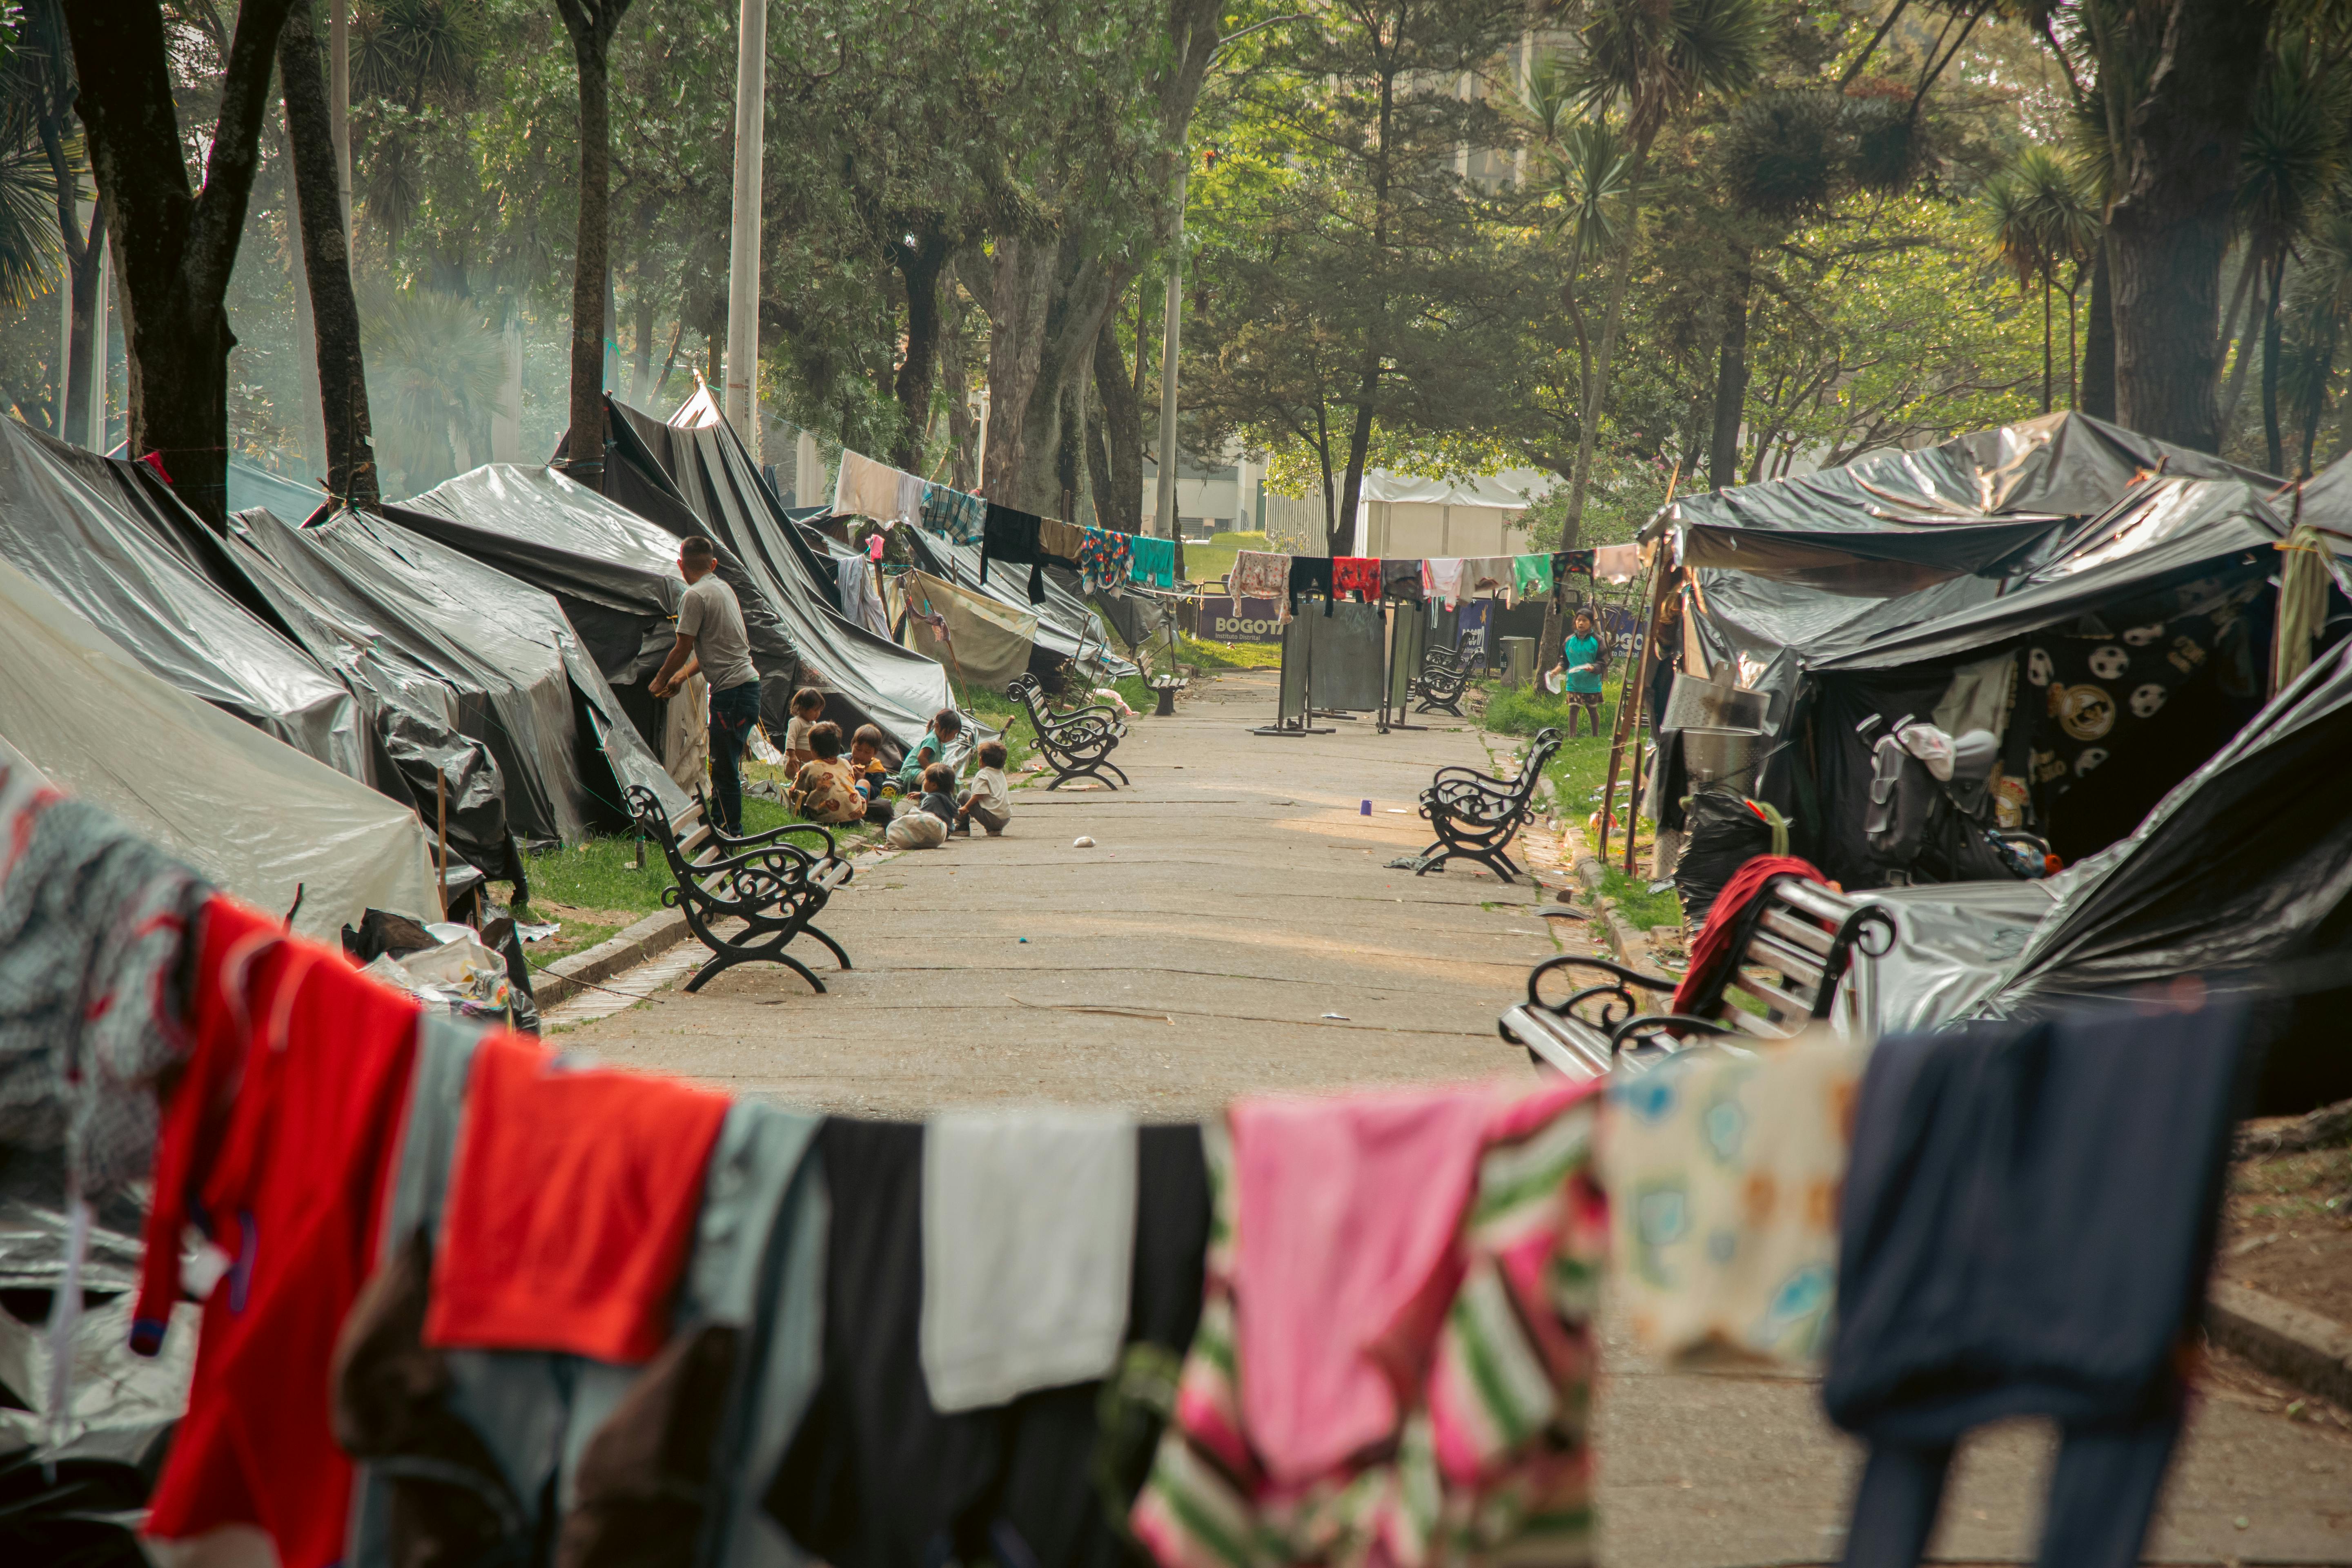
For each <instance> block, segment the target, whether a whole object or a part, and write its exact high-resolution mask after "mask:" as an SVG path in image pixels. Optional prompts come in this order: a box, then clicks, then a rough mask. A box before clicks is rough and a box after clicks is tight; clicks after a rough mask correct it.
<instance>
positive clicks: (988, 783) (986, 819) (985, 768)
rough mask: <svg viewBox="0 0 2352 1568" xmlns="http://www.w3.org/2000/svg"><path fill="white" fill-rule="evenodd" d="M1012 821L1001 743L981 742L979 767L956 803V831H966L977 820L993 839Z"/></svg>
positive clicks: (1010, 792) (1011, 793) (1011, 806)
mask: <svg viewBox="0 0 2352 1568" xmlns="http://www.w3.org/2000/svg"><path fill="white" fill-rule="evenodd" d="M1012 820H1013V791H1012V790H1011V789H1010V788H1009V787H1008V786H1007V785H1006V784H1005V782H1004V742H1002V741H982V742H981V743H980V767H979V770H978V771H977V772H975V773H973V774H972V775H971V789H969V790H967V791H966V792H965V793H964V797H963V800H962V801H961V804H959V805H957V806H956V831H957V832H958V833H962V834H969V833H971V825H972V824H973V823H975V822H977V823H979V824H980V825H981V826H982V827H984V828H986V829H988V836H989V837H991V838H993V837H996V836H997V835H998V834H1000V833H1002V832H1003V831H1004V827H1005V825H1006V824H1007V823H1009V822H1011V821H1012Z"/></svg>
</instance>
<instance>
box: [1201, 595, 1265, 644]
mask: <svg viewBox="0 0 2352 1568" xmlns="http://www.w3.org/2000/svg"><path fill="white" fill-rule="evenodd" d="M1282 610H1283V605H1282V601H1281V600H1280V599H1244V600H1243V601H1242V602H1241V613H1240V614H1239V615H1235V614H1234V601H1233V598H1232V596H1231V595H1221V594H1211V595H1206V596H1204V597H1203V598H1202V600H1201V629H1200V631H1199V633H1198V634H1196V635H1198V636H1200V637H1206V638H1207V639H1208V640H1209V641H1211V642H1280V641H1281V640H1282Z"/></svg>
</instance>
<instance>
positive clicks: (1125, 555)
mask: <svg viewBox="0 0 2352 1568" xmlns="http://www.w3.org/2000/svg"><path fill="white" fill-rule="evenodd" d="M1086 534H1087V542H1085V543H1084V544H1082V545H1080V546H1079V547H1078V576H1079V578H1080V580H1081V581H1082V583H1083V584H1084V586H1085V588H1086V591H1087V593H1089V594H1106V593H1108V594H1123V593H1125V592H1127V584H1128V579H1129V577H1130V576H1131V575H1132V574H1133V573H1134V570H1135V548H1134V543H1133V542H1132V541H1131V540H1130V539H1129V536H1128V535H1126V534H1124V533H1118V532H1114V531H1111V530H1109V529H1107V528H1089V529H1087V531H1086Z"/></svg>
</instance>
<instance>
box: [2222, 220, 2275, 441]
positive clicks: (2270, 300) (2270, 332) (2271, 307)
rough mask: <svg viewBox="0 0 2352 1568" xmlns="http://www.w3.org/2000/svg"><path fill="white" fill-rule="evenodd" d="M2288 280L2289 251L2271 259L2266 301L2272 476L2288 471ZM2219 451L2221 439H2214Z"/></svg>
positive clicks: (2266, 426) (2266, 419)
mask: <svg viewBox="0 0 2352 1568" xmlns="http://www.w3.org/2000/svg"><path fill="white" fill-rule="evenodd" d="M2285 277H2286V251H2285V249H2284V247H2282V248H2281V249H2280V251H2279V253H2278V255H2277V256H2276V257H2274V258H2272V260H2271V276H2270V289H2269V291H2268V297H2267V298H2265V299H2264V300H2263V456H2264V457H2265V458H2267V459H2268V461H2267V463H2266V465H2265V466H2266V467H2267V468H2268V470H2269V471H2270V472H2272V473H2273V474H2280V475H2284V473H2285V472H2286V446H2285V442H2284V437H2282V435H2281V432H2280V430H2279V405H2278V395H2279V360H2280V357H2281V355H2280V353H2279V340H2280V338H2281V336H2282V335H2283V334H2282V333H2281V332H2280V331H2279V285H2280V284H2281V283H2282V282H2283V281H2284V279H2285ZM2215 447H2216V449H2218V448H2219V447H2220V437H2219V436H2218V435H2217V436H2216V437H2215Z"/></svg>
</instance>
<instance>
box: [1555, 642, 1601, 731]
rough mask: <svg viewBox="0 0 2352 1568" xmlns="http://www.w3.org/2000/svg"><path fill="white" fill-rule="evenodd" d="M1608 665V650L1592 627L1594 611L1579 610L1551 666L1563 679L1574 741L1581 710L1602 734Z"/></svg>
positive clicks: (1560, 687)
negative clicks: (1604, 677)
mask: <svg viewBox="0 0 2352 1568" xmlns="http://www.w3.org/2000/svg"><path fill="white" fill-rule="evenodd" d="M1608 664H1609V649H1608V647H1607V646H1606V645H1605V644H1603V643H1602V642H1601V636H1600V634H1599V633H1598V632H1596V631H1595V630H1593V627H1592V615H1591V612H1590V611H1587V610H1579V611H1577V612H1576V619H1575V621H1574V622H1573V623H1571V625H1570V629H1569V634H1568V637H1567V638H1566V640H1565V641H1563V642H1562V643H1561V644H1560V645H1559V664H1557V665H1555V666H1553V667H1552V673H1553V674H1554V675H1556V676H1559V678H1560V684H1559V691H1560V694H1561V695H1562V696H1564V697H1566V698H1567V699H1568V733H1569V737H1570V739H1571V740H1573V739H1574V738H1575V736H1576V716H1577V715H1578V714H1579V713H1582V714H1584V715H1586V716H1587V717H1588V718H1590V719H1591V726H1592V732H1593V734H1595V735H1598V734H1600V733H1601V671H1602V670H1603V669H1605V668H1608Z"/></svg>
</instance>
